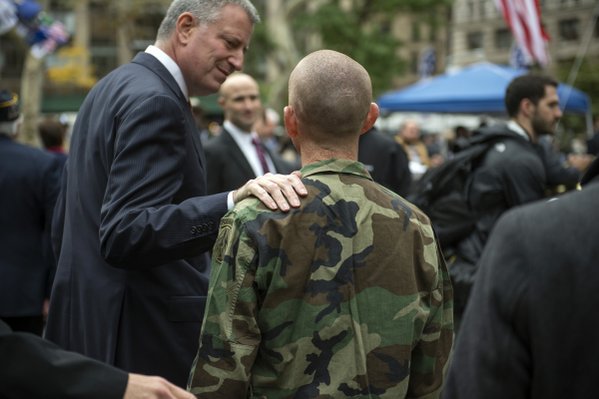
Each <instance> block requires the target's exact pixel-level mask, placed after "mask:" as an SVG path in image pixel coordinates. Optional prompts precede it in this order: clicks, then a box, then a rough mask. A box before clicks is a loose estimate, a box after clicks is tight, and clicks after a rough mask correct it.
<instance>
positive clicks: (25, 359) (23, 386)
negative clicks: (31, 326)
mask: <svg viewBox="0 0 599 399" xmlns="http://www.w3.org/2000/svg"><path fill="white" fill-rule="evenodd" d="M0 359H2V361H1V362H0V397H2V398H6V399H21V398H29V399H35V398H40V399H42V398H43V399H46V398H64V399H69V398H77V399H121V398H122V397H123V395H124V393H125V388H126V386H127V379H128V376H127V373H125V372H124V371H121V370H118V369H115V368H113V367H110V366H107V365H106V364H103V363H100V362H98V361H95V360H92V359H89V358H86V357H83V356H81V355H79V354H77V353H73V352H67V351H64V350H61V349H60V348H58V347H57V346H56V345H54V344H53V343H51V342H49V341H46V340H44V339H41V338H40V337H38V336H36V335H33V334H27V333H14V332H12V331H11V330H10V328H9V327H8V325H6V324H5V323H4V322H2V320H0Z"/></svg>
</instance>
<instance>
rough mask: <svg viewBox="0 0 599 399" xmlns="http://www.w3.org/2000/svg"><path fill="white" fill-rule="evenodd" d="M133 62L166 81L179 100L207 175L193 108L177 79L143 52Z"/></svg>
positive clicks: (152, 57)
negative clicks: (192, 111)
mask: <svg viewBox="0 0 599 399" xmlns="http://www.w3.org/2000/svg"><path fill="white" fill-rule="evenodd" d="M132 62H133V63H136V64H139V65H142V66H144V67H146V68H148V69H149V70H150V71H152V72H153V73H155V74H156V75H158V76H159V77H160V79H162V80H163V81H164V83H166V85H167V86H168V87H169V89H170V90H171V91H172V92H173V94H174V95H175V97H176V98H177V99H178V100H179V102H180V103H181V107H182V108H183V110H184V111H183V114H184V115H185V122H186V125H187V127H188V129H189V130H190V132H191V139H192V142H193V147H194V149H195V152H196V154H197V156H198V160H199V162H200V166H201V168H202V170H203V171H204V173H206V168H205V167H204V165H206V159H205V157H204V149H203V147H202V142H201V140H200V132H199V131H198V128H197V126H196V124H195V121H194V119H193V115H192V113H191V107H190V105H189V103H188V102H187V99H186V98H185V96H184V95H183V92H182V91H181V88H180V87H179V85H178V84H177V81H176V80H175V78H173V75H171V73H170V72H169V71H168V69H166V67H165V66H164V65H162V63H161V62H160V61H158V59H157V58H156V57H154V56H153V55H150V54H148V53H143V52H142V53H138V54H137V55H136V56H135V58H134V59H133V61H132Z"/></svg>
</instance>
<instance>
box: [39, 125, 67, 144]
mask: <svg viewBox="0 0 599 399" xmlns="http://www.w3.org/2000/svg"><path fill="white" fill-rule="evenodd" d="M37 129H38V133H39V135H40V138H41V140H42V143H43V145H44V148H49V147H60V146H62V145H63V144H64V139H65V136H66V133H67V128H66V126H65V125H63V124H62V123H61V122H59V121H57V120H55V119H45V120H43V121H42V122H40V123H39V125H38V126H37Z"/></svg>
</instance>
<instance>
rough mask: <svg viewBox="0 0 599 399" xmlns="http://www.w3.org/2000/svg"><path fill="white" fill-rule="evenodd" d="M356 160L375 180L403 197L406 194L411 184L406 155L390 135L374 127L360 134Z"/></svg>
mask: <svg viewBox="0 0 599 399" xmlns="http://www.w3.org/2000/svg"><path fill="white" fill-rule="evenodd" d="M358 161H360V162H362V163H363V164H364V166H365V167H366V169H367V170H368V172H369V173H370V175H371V176H372V179H373V180H374V181H375V182H377V183H379V184H382V185H383V186H385V187H387V188H388V189H390V190H391V191H394V192H396V193H397V194H399V195H401V196H403V197H405V196H406V195H408V193H409V190H410V185H411V184H412V174H411V173H410V167H409V161H408V156H407V155H406V153H405V151H404V149H403V147H402V146H401V145H399V144H398V143H397V142H396V141H395V140H393V139H392V138H391V137H388V136H387V135H385V134H384V133H382V132H380V131H378V130H376V129H375V128H372V129H370V130H369V131H368V132H366V133H364V134H363V135H361V136H360V146H359V149H358Z"/></svg>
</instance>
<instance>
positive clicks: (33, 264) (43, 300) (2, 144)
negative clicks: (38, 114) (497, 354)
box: [0, 90, 59, 335]
mask: <svg viewBox="0 0 599 399" xmlns="http://www.w3.org/2000/svg"><path fill="white" fill-rule="evenodd" d="M20 124H21V116H20V114H19V99H18V96H17V95H16V94H14V93H11V92H9V91H6V90H2V91H0V193H2V194H1V195H0V318H2V320H4V321H5V322H6V323H7V324H8V325H9V326H10V327H11V328H12V329H13V330H15V331H26V332H30V333H34V334H37V335H41V333H42V329H43V325H44V312H45V311H47V310H46V309H47V300H48V298H49V297H50V288H51V286H52V277H53V275H54V268H55V262H54V258H53V256H52V252H51V250H50V222H51V220H52V212H53V209H54V204H55V202H56V196H57V194H58V182H59V164H58V162H57V161H56V159H55V158H54V157H53V156H51V155H49V154H47V153H45V152H43V151H41V150H39V149H36V148H31V147H29V146H27V145H24V144H20V143H17V142H16V141H15V140H14V139H15V137H16V136H17V134H18V132H19V126H20Z"/></svg>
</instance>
